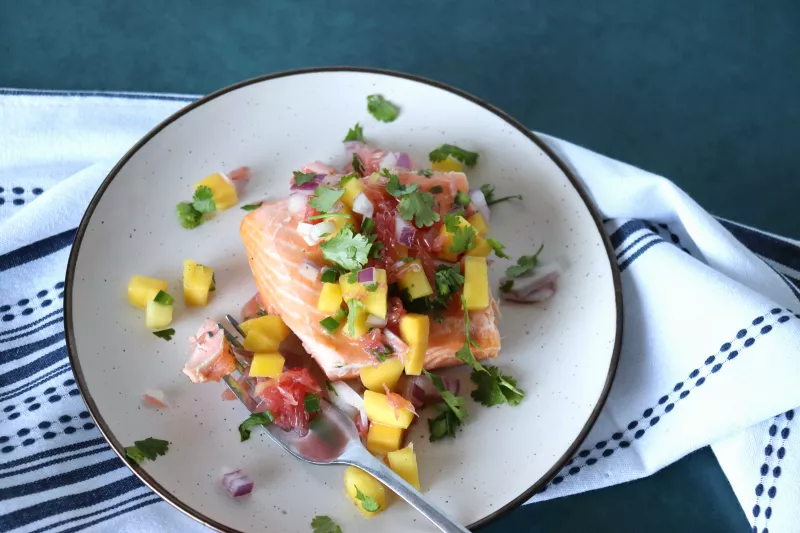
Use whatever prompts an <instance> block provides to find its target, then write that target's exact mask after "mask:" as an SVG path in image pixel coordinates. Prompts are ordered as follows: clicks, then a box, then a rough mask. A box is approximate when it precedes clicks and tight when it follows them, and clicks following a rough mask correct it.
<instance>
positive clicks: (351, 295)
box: [339, 273, 367, 301]
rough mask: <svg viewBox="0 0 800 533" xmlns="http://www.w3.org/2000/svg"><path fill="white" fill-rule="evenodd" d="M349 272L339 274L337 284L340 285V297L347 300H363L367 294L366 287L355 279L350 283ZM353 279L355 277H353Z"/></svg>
mask: <svg viewBox="0 0 800 533" xmlns="http://www.w3.org/2000/svg"><path fill="white" fill-rule="evenodd" d="M349 277H350V273H347V274H342V275H341V276H339V285H340V286H341V287H342V298H343V299H344V300H345V301H347V300H353V299H356V300H363V299H364V298H366V296H367V289H365V288H364V286H363V285H362V284H360V283H358V282H357V281H354V282H353V283H350V282H349V281H348V278H349ZM354 279H355V278H354Z"/></svg>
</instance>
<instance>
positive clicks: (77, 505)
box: [0, 474, 144, 531]
mask: <svg viewBox="0 0 800 533" xmlns="http://www.w3.org/2000/svg"><path fill="white" fill-rule="evenodd" d="M143 486H144V485H143V484H142V482H141V481H139V478H137V477H136V476H134V475H133V474H131V475H130V476H128V477H126V478H123V479H120V480H117V481H114V482H113V483H109V484H108V485H104V486H102V487H99V488H96V489H94V490H89V491H86V492H81V493H78V494H70V495H69V496H62V497H60V498H54V499H52V500H47V501H44V502H40V503H37V504H35V505H31V506H29V507H24V508H22V509H17V510H15V511H11V512H10V513H7V514H4V515H0V531H8V530H10V529H16V528H18V527H22V526H25V525H27V524H31V523H33V522H37V521H39V520H43V519H45V518H47V517H49V516H52V515H55V514H61V513H65V512H68V511H71V510H74V509H82V508H84V507H89V506H92V505H97V504H99V503H102V502H104V501H107V500H110V499H112V498H116V497H118V496H122V495H123V494H125V493H127V492H130V491H132V490H136V489H138V488H141V487H143Z"/></svg>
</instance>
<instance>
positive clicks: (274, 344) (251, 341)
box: [242, 330, 281, 353]
mask: <svg viewBox="0 0 800 533" xmlns="http://www.w3.org/2000/svg"><path fill="white" fill-rule="evenodd" d="M280 344H281V342H280V341H278V340H275V338H273V337H268V336H267V335H264V334H263V333H262V332H261V331H259V330H251V331H250V333H248V334H247V336H246V337H245V338H244V342H243V343H242V346H244V349H245V350H248V351H250V352H253V353H269V352H277V351H278V346H280Z"/></svg>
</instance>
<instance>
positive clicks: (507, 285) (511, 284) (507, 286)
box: [500, 279, 514, 292]
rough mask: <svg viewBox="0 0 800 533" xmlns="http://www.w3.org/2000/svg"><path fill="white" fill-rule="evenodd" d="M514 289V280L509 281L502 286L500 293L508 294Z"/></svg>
mask: <svg viewBox="0 0 800 533" xmlns="http://www.w3.org/2000/svg"><path fill="white" fill-rule="evenodd" d="M513 288H514V280H513V279H507V280H505V281H504V282H503V283H501V284H500V292H508V291H510V290H511V289H513Z"/></svg>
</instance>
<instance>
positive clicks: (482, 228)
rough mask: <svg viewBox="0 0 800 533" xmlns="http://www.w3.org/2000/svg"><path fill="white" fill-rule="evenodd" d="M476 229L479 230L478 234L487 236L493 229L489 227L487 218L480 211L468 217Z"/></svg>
mask: <svg viewBox="0 0 800 533" xmlns="http://www.w3.org/2000/svg"><path fill="white" fill-rule="evenodd" d="M467 222H469V223H470V224H471V225H472V227H473V228H475V231H477V232H478V235H480V236H481V237H486V236H487V235H489V232H490V231H492V228H490V227H489V224H488V223H487V222H486V219H484V218H483V215H481V214H480V213H475V214H474V215H472V216H471V217H469V218H468V219H467Z"/></svg>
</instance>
